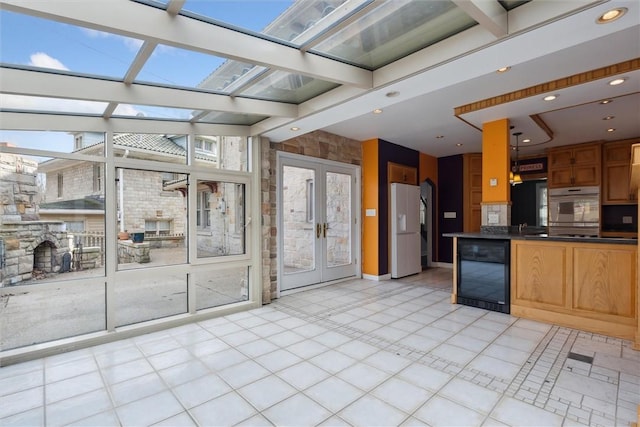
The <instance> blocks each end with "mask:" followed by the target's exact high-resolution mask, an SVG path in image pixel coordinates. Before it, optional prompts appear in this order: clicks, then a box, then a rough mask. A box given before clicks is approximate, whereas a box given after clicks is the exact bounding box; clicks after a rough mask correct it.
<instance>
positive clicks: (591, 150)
mask: <svg viewBox="0 0 640 427" xmlns="http://www.w3.org/2000/svg"><path fill="white" fill-rule="evenodd" d="M598 163H600V146H598V145H587V146H585V147H576V148H574V149H573V164H574V165H587V164H598Z"/></svg>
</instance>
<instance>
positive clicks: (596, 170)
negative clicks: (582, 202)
mask: <svg viewBox="0 0 640 427" xmlns="http://www.w3.org/2000/svg"><path fill="white" fill-rule="evenodd" d="M572 185H576V186H583V185H600V164H599V163H598V164H594V165H585V166H579V165H575V166H574V167H573V183H572Z"/></svg>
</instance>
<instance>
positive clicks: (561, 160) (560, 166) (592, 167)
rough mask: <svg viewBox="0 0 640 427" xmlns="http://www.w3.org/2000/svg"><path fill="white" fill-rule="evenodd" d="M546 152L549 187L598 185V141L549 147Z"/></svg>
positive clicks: (599, 161)
mask: <svg viewBox="0 0 640 427" xmlns="http://www.w3.org/2000/svg"><path fill="white" fill-rule="evenodd" d="M547 154H548V156H547V157H548V158H547V162H548V168H549V175H548V182H547V185H548V187H549V188H558V187H577V186H598V185H600V169H601V144H600V143H589V144H578V145H570V146H563V147H558V148H551V149H549V150H548V152H547Z"/></svg>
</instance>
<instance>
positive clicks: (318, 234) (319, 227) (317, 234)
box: [316, 223, 322, 239]
mask: <svg viewBox="0 0 640 427" xmlns="http://www.w3.org/2000/svg"><path fill="white" fill-rule="evenodd" d="M321 232H322V226H321V225H320V223H317V224H316V239H319V238H320V233H321Z"/></svg>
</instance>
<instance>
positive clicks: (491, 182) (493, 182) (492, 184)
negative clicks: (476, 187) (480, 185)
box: [489, 178, 498, 187]
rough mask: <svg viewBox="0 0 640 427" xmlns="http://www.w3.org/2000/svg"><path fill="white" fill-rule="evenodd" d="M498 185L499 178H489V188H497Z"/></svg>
mask: <svg viewBox="0 0 640 427" xmlns="http://www.w3.org/2000/svg"><path fill="white" fill-rule="evenodd" d="M497 185H498V178H489V186H490V187H496V186H497Z"/></svg>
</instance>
